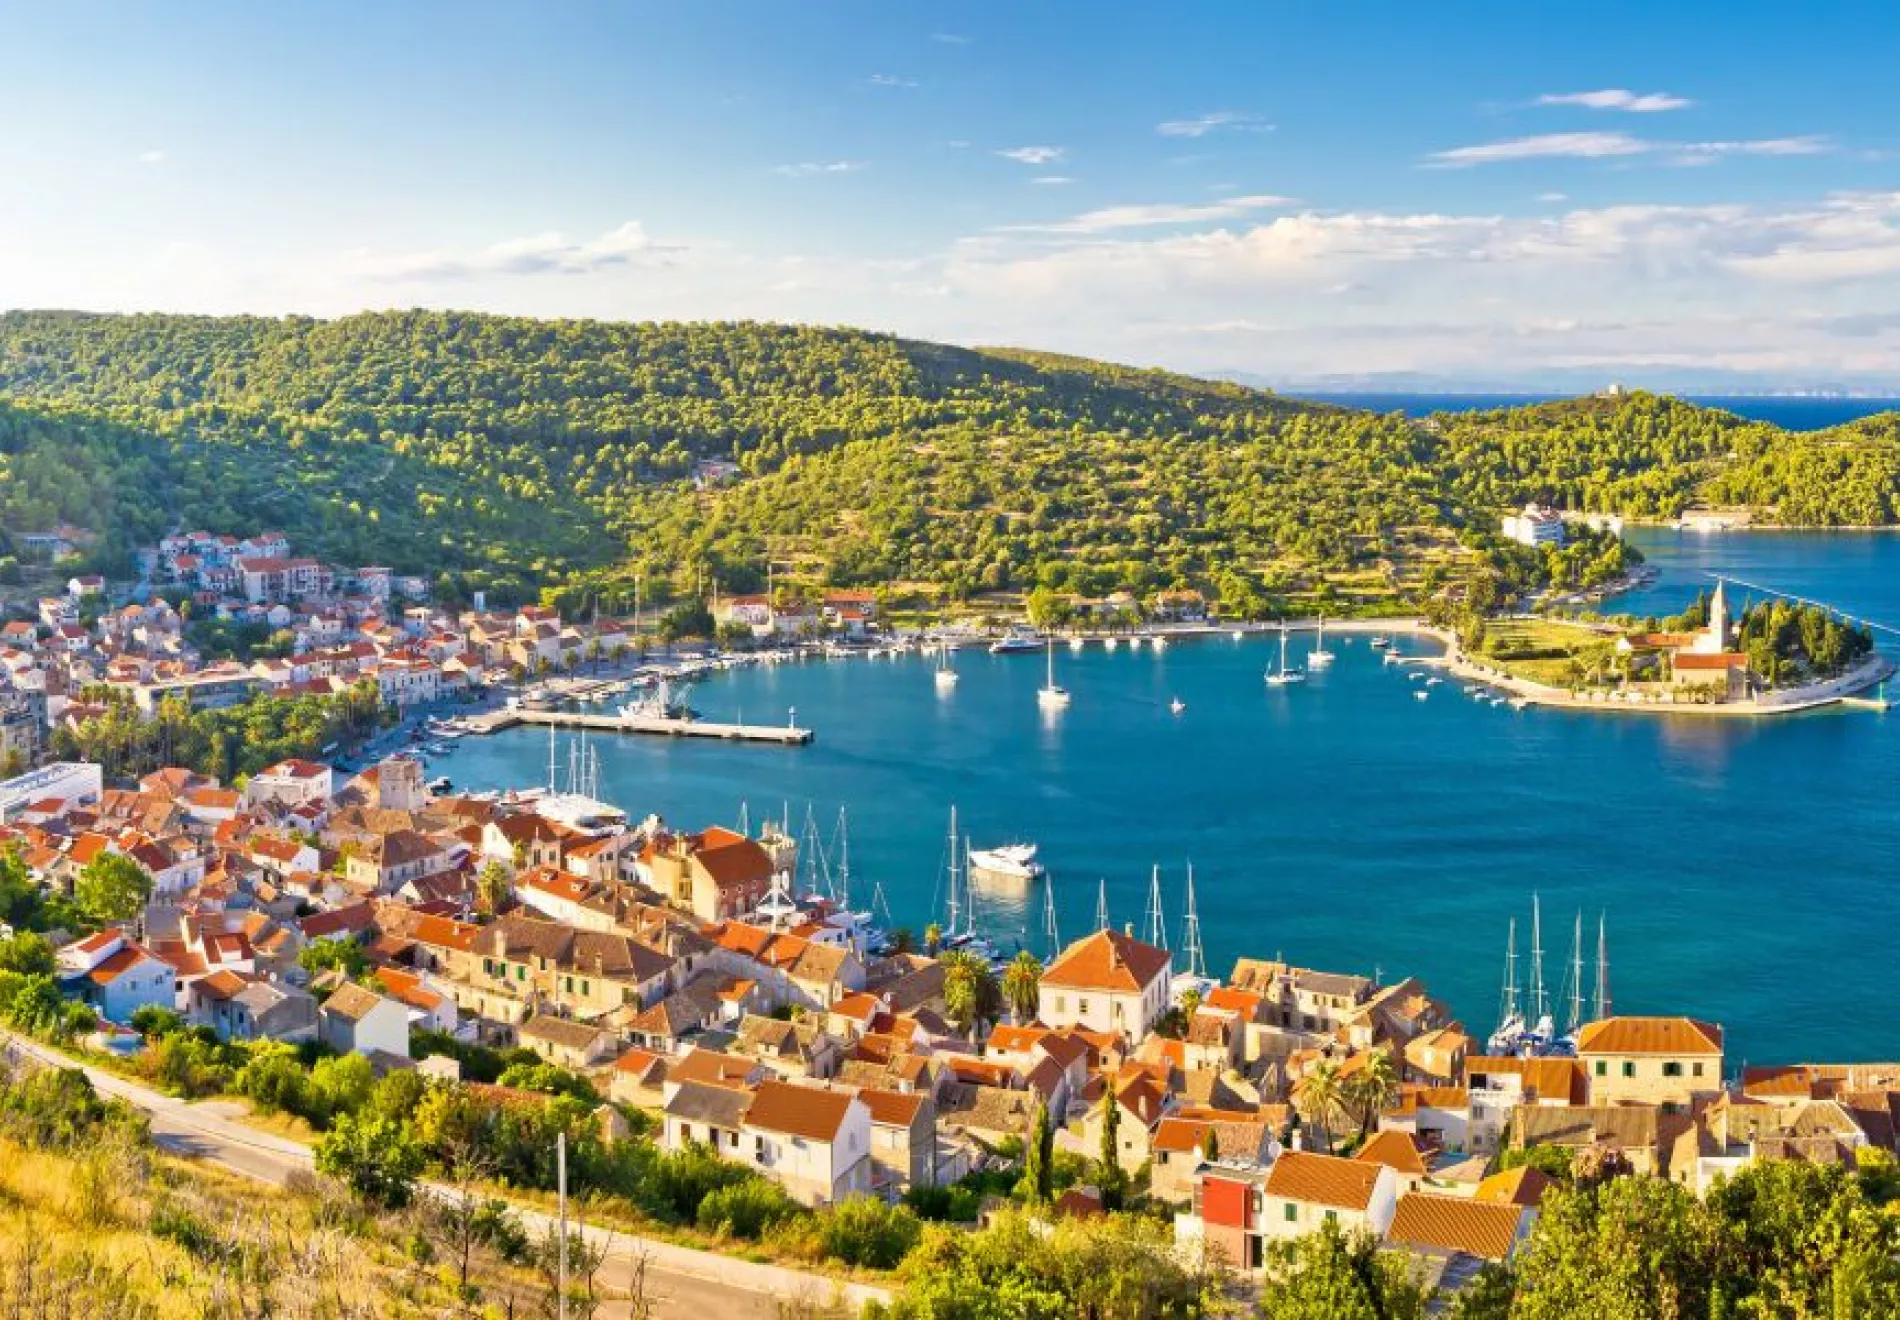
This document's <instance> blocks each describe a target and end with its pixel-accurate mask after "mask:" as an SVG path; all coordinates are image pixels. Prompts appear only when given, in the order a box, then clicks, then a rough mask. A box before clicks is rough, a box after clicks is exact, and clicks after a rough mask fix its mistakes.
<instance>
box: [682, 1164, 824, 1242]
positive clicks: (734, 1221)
mask: <svg viewBox="0 0 1900 1320" xmlns="http://www.w3.org/2000/svg"><path fill="white" fill-rule="evenodd" d="M803 1213H804V1207H803V1206H801V1205H799V1203H798V1202H797V1201H794V1200H793V1199H792V1198H791V1197H789V1196H787V1195H786V1194H785V1191H784V1189H783V1188H781V1187H779V1186H778V1184H776V1183H772V1182H767V1181H766V1180H765V1179H763V1178H751V1179H748V1180H747V1181H745V1182H740V1183H733V1184H732V1185H731V1186H729V1187H721V1188H720V1189H719V1190H718V1191H716V1192H713V1193H711V1194H710V1195H708V1196H707V1197H706V1199H705V1200H703V1201H701V1202H700V1203H699V1213H698V1221H699V1226H700V1227H701V1228H703V1229H705V1230H706V1231H707V1232H709V1233H724V1234H726V1235H727V1236H728V1237H736V1238H756V1237H759V1236H760V1235H761V1234H763V1233H764V1232H765V1231H766V1230H767V1229H769V1228H771V1227H772V1226H773V1225H775V1224H778V1223H779V1222H781V1221H783V1220H786V1219H791V1218H794V1217H796V1216H798V1215H800V1214H803Z"/></svg>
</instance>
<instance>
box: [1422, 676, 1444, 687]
mask: <svg viewBox="0 0 1900 1320" xmlns="http://www.w3.org/2000/svg"><path fill="white" fill-rule="evenodd" d="M1444 681H1445V680H1444V679H1442V678H1440V677H1439V676H1438V675H1437V674H1433V675H1432V676H1431V677H1430V678H1428V679H1426V680H1425V686H1426V687H1428V688H1431V687H1437V686H1438V685H1439V684H1440V683H1443V682H1444Z"/></svg>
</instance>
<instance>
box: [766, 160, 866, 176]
mask: <svg viewBox="0 0 1900 1320" xmlns="http://www.w3.org/2000/svg"><path fill="white" fill-rule="evenodd" d="M865 168H867V166H866V164H865V162H863V161H861V160H801V161H799V162H798V163H797V164H795V165H780V166H779V167H778V168H777V169H775V170H774V171H773V173H774V174H784V175H789V176H790V177H792V178H795V179H805V178H810V177H811V176H812V175H814V174H856V173H857V172H858V171H859V170H862V169H865Z"/></svg>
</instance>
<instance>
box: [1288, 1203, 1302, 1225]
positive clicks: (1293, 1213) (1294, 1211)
mask: <svg viewBox="0 0 1900 1320" xmlns="http://www.w3.org/2000/svg"><path fill="white" fill-rule="evenodd" d="M1299 1217H1300V1208H1299V1207H1298V1206H1297V1205H1294V1204H1293V1202H1291V1201H1288V1202H1287V1203H1286V1222H1287V1223H1289V1224H1291V1223H1293V1222H1295V1221H1296V1220H1298V1219H1299Z"/></svg>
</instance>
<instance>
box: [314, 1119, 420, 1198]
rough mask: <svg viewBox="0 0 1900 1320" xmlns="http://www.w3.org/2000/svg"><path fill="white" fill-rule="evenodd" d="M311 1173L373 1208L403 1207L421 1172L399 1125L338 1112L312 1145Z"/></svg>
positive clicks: (411, 1140)
mask: <svg viewBox="0 0 1900 1320" xmlns="http://www.w3.org/2000/svg"><path fill="white" fill-rule="evenodd" d="M315 1153H316V1166H317V1172H318V1173H321V1174H323V1175H325V1176H326V1177H330V1178H335V1179H337V1180H338V1181H339V1182H342V1183H343V1184H344V1185H345V1186H347V1187H348V1188H349V1189H350V1190H351V1191H352V1192H354V1193H355V1194H356V1195H357V1196H358V1197H359V1198H361V1199H362V1200H364V1201H368V1202H370V1203H371V1204H373V1205H379V1206H387V1207H391V1208H394V1207H398V1206H403V1205H407V1204H408V1203H409V1198H410V1196H411V1195H412V1194H413V1193H414V1191H415V1183H416V1178H417V1177H418V1176H419V1175H420V1174H421V1173H422V1165H423V1157H422V1150H421V1148H420V1147H419V1146H417V1145H416V1143H415V1139H414V1138H413V1137H411V1136H410V1135H409V1132H408V1130H407V1129H406V1128H404V1127H403V1126H402V1125H401V1124H399V1123H393V1122H391V1121H390V1120H389V1119H386V1118H377V1117H375V1116H373V1115H364V1116H362V1117H360V1118H359V1117H357V1116H356V1115H354V1114H348V1113H345V1114H341V1115H339V1116H338V1117H337V1120H336V1124H335V1126H333V1127H332V1128H331V1129H330V1130H329V1131H328V1132H326V1133H324V1134H323V1137H322V1138H321V1139H320V1140H319V1141H318V1142H317V1146H316V1152H315Z"/></svg>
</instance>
